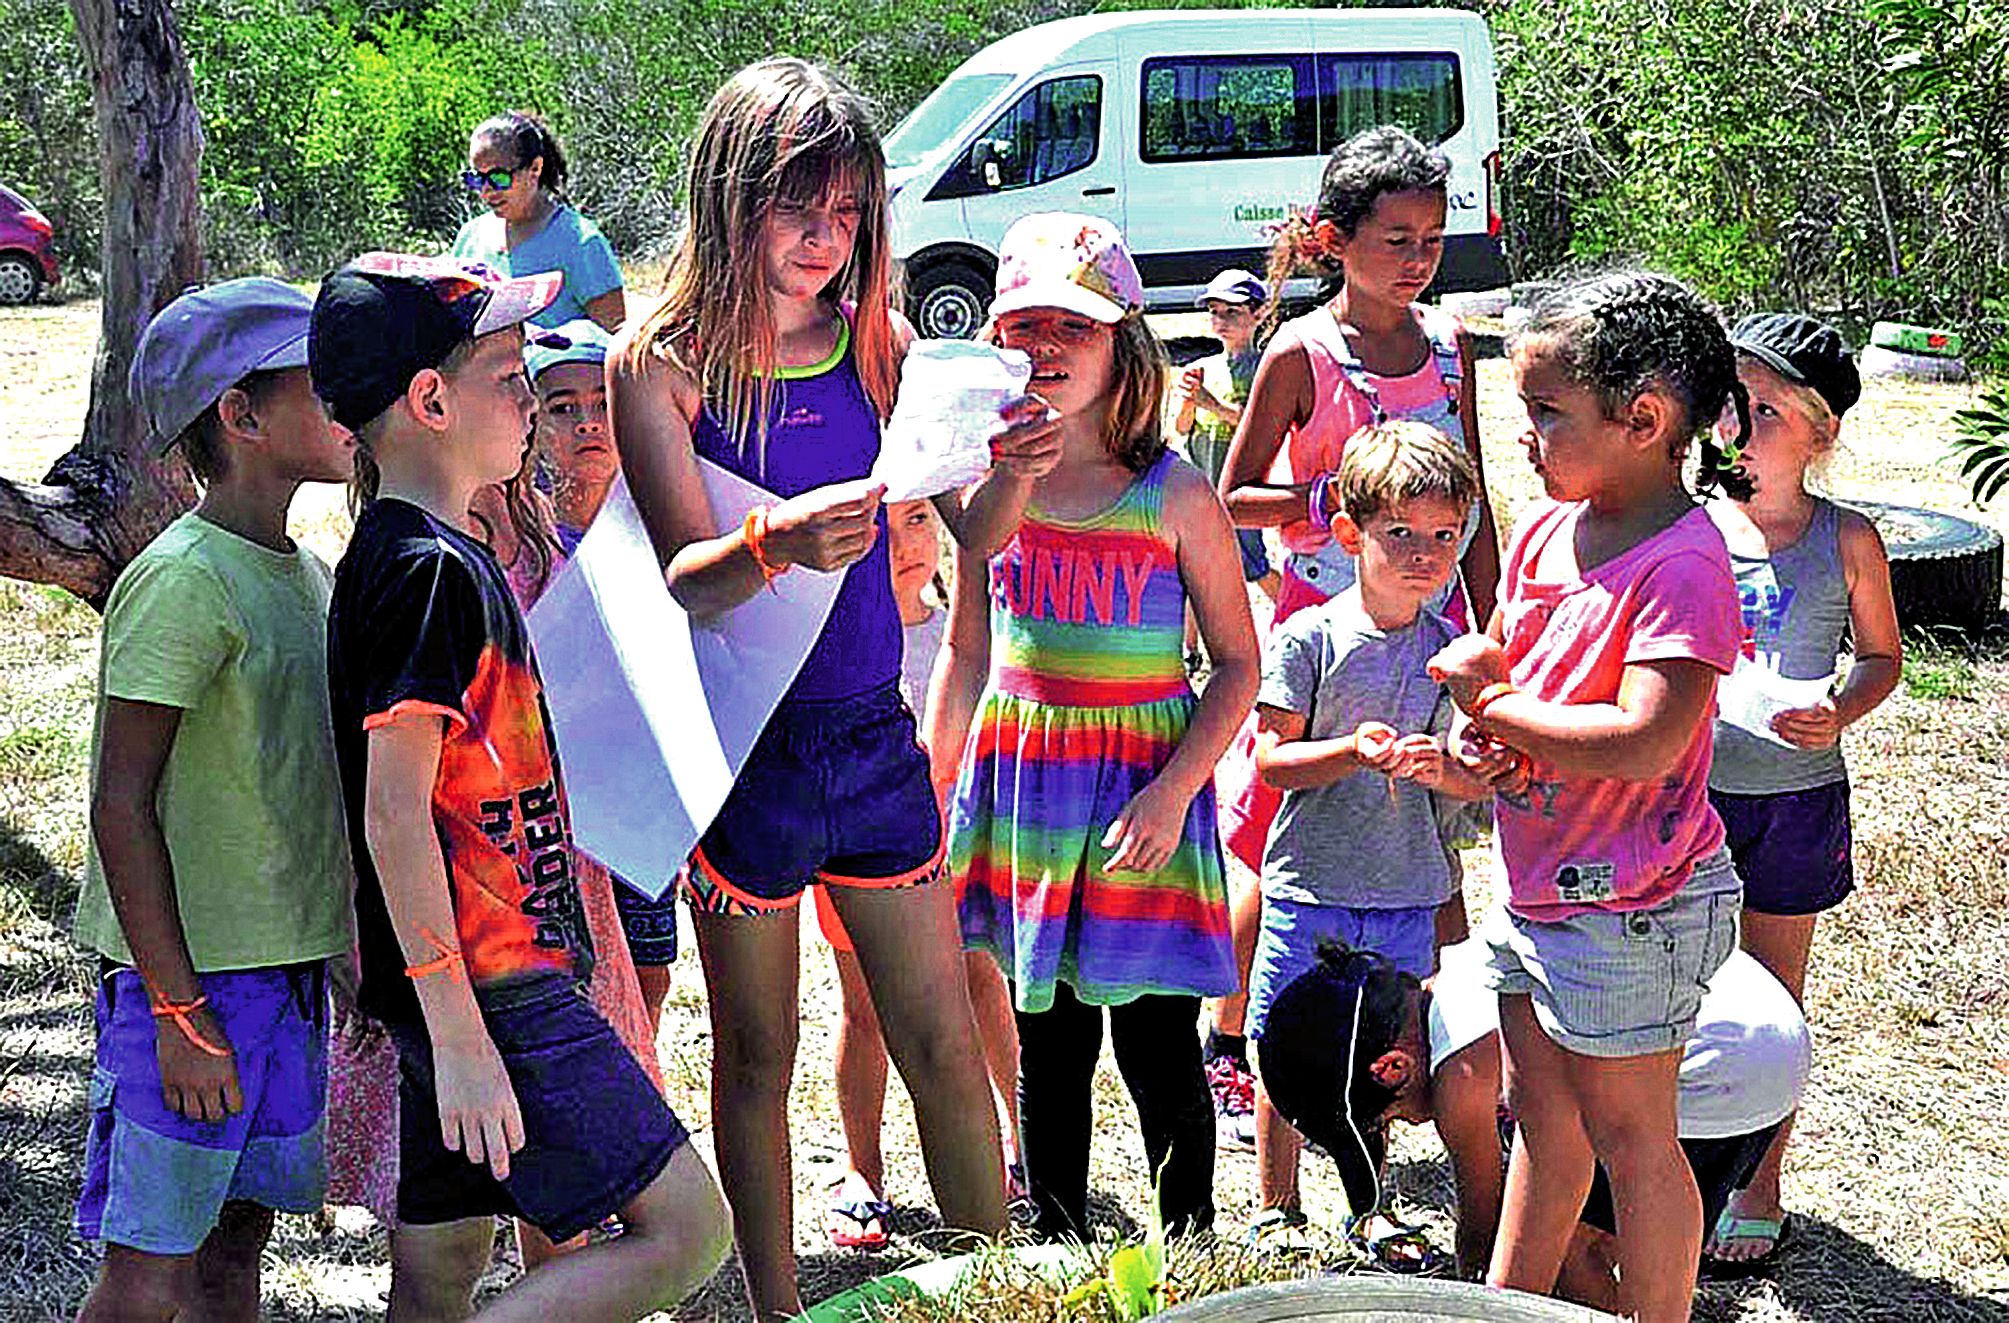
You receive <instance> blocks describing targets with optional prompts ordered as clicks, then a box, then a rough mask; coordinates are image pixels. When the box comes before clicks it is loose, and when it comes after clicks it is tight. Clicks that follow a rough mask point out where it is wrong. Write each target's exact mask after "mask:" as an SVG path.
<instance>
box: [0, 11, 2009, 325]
mask: <svg viewBox="0 0 2009 1323" xmlns="http://www.w3.org/2000/svg"><path fill="white" fill-rule="evenodd" d="M1147 4H1148V0H1135V2H1132V0H1125V3H1122V4H1120V5H1110V4H1101V5H1098V4H1095V3H1093V0H1032V2H1031V3H1029V4H1028V3H1020V4H1014V5H1010V6H1006V5H1005V4H1003V3H1001V0H965V2H964V3H948V2H946V0H791V2H790V3H786V4H775V3H772V0H758V2H757V0H666V2H665V3H660V4H635V3H632V0H181V3H180V4H179V14H180V18H181V22H182V27H183V33H184V39H185V41H186V45H187V49H188V55H189V60H190V65H191V68H192V71H193V74H194V79H195V86H196V96H197V103H198V105H200V106H201V108H202V112H203V118H204V124H205V128H206V131H207V134H208V139H209V150H208V155H207V157H206V159H205V169H204V189H205V194H206V199H207V217H208V223H209V226H210V236H209V237H210V253H211V261H212V264H213V266H214V267H215V268H216V269H217V270H218V271H219V272H238V271H247V270H268V271H276V272H281V273H286V274H295V275H312V274H314V273H316V272H318V271H320V270H322V269H324V268H325V267H327V266H328V265H330V264H331V263H333V262H334V261H336V260H338V259H339V258H340V257H342V256H343V255H345V254H348V253H353V252H356V251H359V250H361V249H364V248H367V247H371V246H378V245H384V244H405V245H417V246H434V245H438V244H441V243H443V242H444V241H445V240H446V239H447V238H448V237H449V236H450V235H451V234H452V232H453V229H454V227H455V226H456V225H457V224H458V223H459V221H460V220H461V218H462V217H463V216H464V215H465V214H467V206H468V204H467V201H466V199H465V198H464V196H463V195H462V194H461V193H460V191H459V190H458V188H457V186H456V183H455V177H456V174H457V172H458V170H459V168H460V165H461V158H462V152H463V150H464V145H465V141H466V133H467V131H468V129H469V128H470V127H471V126H472V125H473V124H474V123H475V122H476V121H478V120H480V119H481V118H483V117H484V116H486V115H488V114H490V113H492V112H493V111H494V110H496V109H498V108H501V107H505V106H523V107H533V108H536V109H539V110H542V111H543V112H545V113H546V114H547V115H548V116H550V118H551V119H552V121H553V123H554V125H555V126H556V127H557V129H558V131H559V133H560V135H561V136H562V138H563V140H564V141H565V143H566V147H567V150H568V153H569V154H570V156H571V158H572V160H573V163H574V178H573V185H572V193H573V195H574V198H575V200H576V201H577V202H578V203H579V205H580V206H581V208H582V209H583V210H584V211H585V212H586V213H587V214H589V215H591V216H593V217H594V218H595V219H597V220H598V221H599V222H600V224H601V225H602V227H603V228H604V229H605V230H606V231H607V233H608V235H609V237H610V238H611V239H612V240H613V242H614V245H615V247H616V249H617V250H618V251H619V252H621V253H622V254H623V255H624V256H626V257H630V258H647V257H649V256H651V255H654V254H656V253H658V252H660V251H661V250H662V249H663V248H664V247H665V246H666V244H667V243H668V241H669V239H670V238H671V236H672V233H673V229H674V225H675V217H676V214H677V204H678V200H679V189H680V184H681V179H680V171H681V168H682V149H683V144H684V142H685V140H686V138H687V135H688V134H689V132H690V129H691V127H692V125H693V124H694V122H695V120H696V117H697V114H698V112H699V110H700V109H701V108H702V106H703V104H704V101H705V98H706V97H707V96H708V95H709V94H710V92H711V90H712V89H713V88H715V87H716V86H717V85H718V83H719V82H720V81H721V80H722V79H723V78H724V77H725V76H727V75H728V74H729V73H730V72H731V71H732V70H734V69H736V68H738V67H739V66H741V65H743V64H745V63H747V62H748V61H750V60H753V59H756V58H759V57H760V56H763V55H767V54H770V53H777V52H789V53H793V54H800V55H805V56H808V57H810V58H813V59H818V60H822V61H824V62H826V63H829V64H831V65H833V66H835V67H837V68H838V69H840V70H841V71H843V72H844V73H845V74H846V75H847V76H848V77H849V78H850V79H851V80H852V81H853V82H854V83H855V84H856V85H857V86H859V87H860V88H861V89H862V90H863V91H865V92H866V93H867V94H868V95H869V96H871V97H872V98H873V100H874V101H875V102H876V103H877V104H878V105H879V106H880V108H881V110H882V112H883V113H882V122H883V123H884V125H886V126H888V127H890V125H891V124H892V123H894V122H895V121H896V120H897V119H898V117H899V116H900V115H902V114H904V113H905V112H906V110H907V109H908V108H909V107H910V106H912V105H913V104H914V103H915V102H916V101H918V100H919V99H920V98H921V97H922V96H924V95H926V93H927V91H928V90H929V89H930V88H932V87H933V86H934V85H935V83H936V82H937V81H939V80H940V79H941V77H942V76H943V75H944V74H946V73H947V72H948V71H949V70H950V69H952V68H954V67H955V65H956V64H957V63H958V62H960V61H961V60H962V59H963V58H965V57H966V56H968V55H969V54H971V53H972V52H974V51H975V50H977V49H978V48H979V47H981V46H983V45H984V44H985V43H987V42H989V41H991V40H993V39H995V38H996V37H997V36H999V35H1002V34H1003V33H1004V32H1007V31H1010V30H1013V29H1016V28H1019V27H1023V26H1027V25H1029V24H1032V23H1038V22H1043V21H1045V20H1047V19H1051V18H1059V17H1064V16H1067V15H1069V14H1073V13H1081V12H1085V11H1087V10H1090V9H1094V8H1111V7H1126V8H1136V7H1146V5H1147ZM1158 7H1164V5H1163V4H1162V2H1161V4H1160V5H1159V6H1158ZM1462 7H1464V8H1470V9H1476V10H1479V11H1480V12H1482V13H1484V14H1485V15H1486V17H1487V19H1488V21H1489V22H1490V24H1491V25H1492V29H1493V33H1494V41H1495V47H1496V51H1497V54H1498V60H1499V69H1500V88H1501V102H1502V116H1503V129H1504V137H1505V150H1504V162H1505V183H1506V214H1507V221H1508V240H1509V253H1510V259H1511V261H1512V262H1513V265H1514V268H1515V271H1516V273H1517V274H1518V275H1522V276H1534V275H1546V274H1553V273H1555V272H1558V271H1562V270H1567V269H1569V268H1571V267H1574V266H1582V265H1590V264H1601V263H1610V262H1613V261H1620V260H1634V261H1643V262H1648V263H1651V264H1653V265H1655V266H1658V267H1661V268H1663V269H1667V270H1671V271H1673V272H1675V273H1677V274H1680V275H1683V276H1686V277H1688V278H1690V279H1692V280H1695V281H1696V282H1698V283H1699V284H1700V285H1702V286H1703V287H1704V288H1705V289H1707V290H1708V291H1709V292H1710V293H1712V294H1713V295H1715V296H1716V297H1717V298H1719V299H1720V300H1722V301H1723V302H1724V303H1725V304H1726V305H1728V306H1730V307H1731V308H1733V309H1745V308H1751V307H1756V306H1760V305H1766V306H1791V307H1798V308H1809V309H1814V310H1817V311H1821V312H1825V313H1828V314H1830V315H1834V316H1838V317H1840V318H1841V319H1842V320H1844V321H1845V322H1847V323H1849V324H1851V325H1854V326H1856V327H1858V328H1859V327H1860V326H1862V325H1863V324H1865V323H1867V322H1868V321H1869V320H1873V319H1875V318H1878V317H1898V318H1904V319H1910V320H1918V321H1925V322H1930V323H1935V324H1952V325H1955V326H1958V327H1959V328H1961V329H1962V330H1964V331H1966V332H1967V333H1968V334H1969V335H1970V336H1971V337H1972V338H1973V339H1974V340H1975V341H1976V342H1977V343H1978V344H1980V345H1981V346H1982V347H1983V352H1984V353H1986V354H1989V355H1991V356H1993V357H1994V358H1995V360H1996V361H1997V362H1998V363H2004V364H2009V0H1680V3H1678V4H1677V3H1670V0H1465V3H1463V5H1462ZM0 180H4V181H6V182H7V183H10V184H12V185H14V186H15V187H17V188H19V189H20V190H21V191H23V192H25V193H26V194H27V195H28V196H29V197H30V198H32V199H34V200H35V201H36V202H37V204H38V205H40V206H41V207H42V208H43V209H44V210H46V211H47V212H49V213H50V215H51V216H52V217H53V218H54V219H55V220H56V222H57V224H58V226H59V230H60V234H61V238H62V242H63V245H64V248H65V252H64V257H65V265H66V266H67V267H68V268H70V269H71V270H73V271H75V270H87V269H88V268H90V267H92V266H94V265H95V262H96V255H97V243H98V236H97V227H96V215H97V210H98V208H97V203H98V179H97V161H96V149H95V142H94V133H93V129H92V119H91V105H90V85H89V80H88V77H87V75H86V71H85V70H84V68H83V65H82V61H81V57H80V56H79V54H78V51H77V48H76V43H75V39H74V33H73V29H72V26H71V19H70V15H69V12H68V10H67V8H66V5H65V0H0Z"/></svg>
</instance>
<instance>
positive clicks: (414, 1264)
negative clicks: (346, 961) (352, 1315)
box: [309, 254, 727, 1319]
mask: <svg viewBox="0 0 2009 1323" xmlns="http://www.w3.org/2000/svg"><path fill="white" fill-rule="evenodd" d="M556 293H557V278H556V277H555V276H533V277H527V278H524V279H519V280H502V279H499V278H497V277H495V276H494V275H493V274H492V273H490V272H488V271H487V270H486V269H485V268H481V267H473V266H467V265H463V264H460V263H457V262H454V261H452V260H448V259H433V258H417V257H406V256H401V255H397V254H371V255H369V256H366V257H363V258H359V259H357V261H355V262H354V263H352V264H350V265H349V266H347V267H345V268H343V269H342V270H340V271H337V272H335V273H333V274H332V275H330V276H329V277H328V278H327V280H326V281H324V282H323V284H322V286H321V292H320V297H319V299H318V300H317V302H316V304H315V307H314V315H313V325H312V333H311V336H310V341H309V357H310V364H311V367H312V370H313V375H314V387H315V390H316V392H317V393H318V394H319V395H320V396H321V398H322V400H323V402H324V403H325V404H326V405H327V407H328V409H329V410H330V412H331V413H332V414H333V416H334V418H335V419H336V420H337V421H338V422H340V423H342V424H343V425H344V426H346V427H348V428H350V429H351V430H352V431H354V432H355V433H356V434H357V445H358V450H359V453H360V455H361V456H362V458H363V461H364V462H363V463H362V464H360V465H359V472H360V473H367V474H368V475H369V478H368V479H366V480H365V482H364V484H363V485H364V487H365V491H364V493H363V494H364V495H365V496H366V497H368V498H369V504H368V505H366V506H365V507H364V509H363V512H362V515H361V516H360V517H359V518H358V520H357V523H356V531H355V534H354V536H353V537H352V538H351V540H350V543H349V548H348V551H347V553H346V554H345V555H344V556H343V558H342V562H341V565H340V566H339V567H338V569H337V571H336V576H335V594H334V605H333V609H332V612H331V614H330V618H329V630H328V634H329V644H328V647H329V665H328V671H329V685H330V689H331V691H332V697H333V704H332V706H333V714H334V724H335V748H336V756H337V759H338V761H339V763H340V765H341V774H342V787H343V795H344V799H345V801H346V805H347V809H348V817H349V828H350V834H351V838H352V841H353V844H354V852H355V855H356V862H357V873H358V875H359V876H358V886H357V893H356V917H357V940H358V948H359V950H360V952H361V956H362V971H361V973H362V978H361V984H360V988H359V990H358V996H357V1001H358V1005H359V1008H360V1009H361V1010H362V1011H363V1012H364V1013H365V1014H366V1015H369V1016H370V1017H372V1018H374V1019H377V1020H379V1021H381V1022H383V1023H384V1024H385V1025H386V1026H387V1027H388V1028H389V1030H390V1033H391V1036H392V1038H393V1039H394V1041H395V1042H396V1043H397V1047H398V1058H399V1101H400V1113H401V1131H400V1136H399V1183H398V1218H399V1222H400V1227H399V1230H398V1238H399V1242H400V1243H399V1246H398V1248H397V1252H396V1253H395V1254H394V1266H393V1281H392V1305H393V1314H394V1315H395V1316H397V1317H400V1318H424V1317H454V1318H458V1317H461V1316H463V1315H464V1314H465V1311H466V1307H467V1300H468V1298H469V1296H470V1294H471V1292H472V1290H473V1287H474V1282H475V1278H476V1277H477V1276H478V1274H479V1272H480V1270H481V1268H482V1266H483V1265H484V1264H485V1262H486V1260H487V1251H488V1246H489V1242H490V1240H491V1238H492V1236H493V1234H494V1224H493V1217H494V1215H496V1214H510V1215H515V1216H519V1217H522V1218H524V1219H525V1220H527V1221H529V1222H530V1223H532V1224H533V1225H535V1226H536V1227H537V1228H538V1229H539V1230H541V1231H542V1232H544V1233H545V1234H546V1235H547V1236H549V1237H550V1238H551V1239H552V1241H553V1242H556V1243H563V1242H564V1241H566V1240H569V1239H571V1238H572V1237H573V1236H576V1235H577V1234H579V1233H580V1232H582V1231H584V1230H586V1229H588V1228H590V1227H592V1226H595V1225H597V1224H598V1223H600V1222H601V1221H602V1220H604V1219H605V1218H606V1217H608V1216H609V1215H611V1214H614V1213H617V1212H618V1213H619V1214H620V1216H621V1219H622V1222H623V1224H624V1225H625V1227H626V1233H625V1234H624V1235H623V1236H622V1237H620V1239H619V1240H618V1241H616V1242H613V1243H610V1244H605V1245H596V1246H590V1247H588V1248H586V1249H584V1250H582V1251H580V1252H579V1253H577V1254H572V1255H566V1256H563V1257H561V1258H559V1259H557V1260H554V1261H553V1262H551V1263H550V1264H548V1265H546V1266H544V1267H542V1268H540V1269H538V1270H537V1271H536V1272H533V1273H531V1274H530V1275H529V1276H527V1277H525V1278H524V1279H523V1280H522V1281H521V1282H520V1283H518V1284H517V1286H516V1287H515V1288H514V1289H512V1290H511V1291H509V1292H507V1293H506V1294H505V1295H503V1296H502V1297H501V1298H499V1299H497V1300H495V1301H494V1302H492V1303H491V1304H490V1305H489V1307H488V1308H487V1309H485V1310H484V1311H483V1312H482V1313H481V1314H480V1315H479V1316H478V1317H479V1318H481V1319H505V1318H507V1319H519V1318H520V1319H549V1318H555V1317H564V1318H570V1319H583V1318H593V1319H602V1318H604V1319H632V1318H636V1317H638V1316H640V1315H641V1314H644V1313H647V1312H650V1311H651V1310H653V1309H656V1308H660V1307H663V1306H666V1305H669V1304H672V1303H674V1302H675V1301H676V1300H677V1299H679V1298H680V1297H681V1296H683V1295H684V1294H686V1293H688V1292H689V1291H690V1290H692V1289H694V1288H695V1287H696V1286H697V1285H699V1284H700V1283H701V1282H702V1281H703V1280H704V1279H705V1277H706V1276H707V1275H709V1273H710V1272H711V1270H712V1269H713V1268H714V1267H716V1266H717V1264H718V1263H719V1261H720V1259H721V1258H722V1257H723V1255H724V1252H725V1247H726V1243H727V1228H726V1222H725V1212H724V1206H723V1203H722V1201H721V1199H720V1196H719V1193H718V1187H717V1184H716V1182H715V1181H714V1180H713V1178H712V1175H711V1173H710V1171H709V1170H707V1169H706V1168H705V1166H704V1164H703V1162H702V1161H701V1160H700V1159H699V1158H698V1157H697V1156H696V1155H695V1153H693V1152H692V1150H691V1147H690V1145H689V1142H688V1139H689V1136H688V1134H687V1132H686V1131H685V1129H684V1127H683V1125H682V1124H681V1123H680V1122H679V1121H678V1120H677V1118H676V1117H675V1116H674V1115H673V1114H671V1112H670V1110H669V1108H668V1107H667V1106H665V1105H664V1103H663V1100H662V1097H661V1095H660V1094H659V1093H658V1092H657V1091H656V1089H655V1087H654V1086H653V1085H652V1084H651V1083H650V1081H649V1079H648V1076H647V1075H646V1074H644V1073H643V1071H642V1068H641V1067H640V1065H639V1064H637V1063H636V1061H635V1059H634V1057H633V1056H632V1055H631V1054H630V1053H629V1051H628V1049H627V1048H626V1047H625V1046H623V1044H622V1042H621V1040H620V1039H619V1038H618V1037H617V1036H616V1035H615V1033H614V1031H613V1029H612V1028H611V1027H610V1026H609V1025H608V1024H607V1022H606V1021H605V1020H603V1019H602V1018H600V1016H599V1014H598V1013H597V1012H595V1011H594V1010H593V1009H592V1008H591V1006H590V1005H588V1004H587V1002H586V1001H585V1000H584V998H583V996H582V995H581V993H580V984H581V983H582V982H583V980H584V979H585V977H586V974H587V973H588V971H590V969H591V967H592V960H593V953H592V949H591V943H590V941H589V940H588V938H587V936H586V928H585V923H584V920H583V917H582V914H581V911H580V905H579V892H578V886H577V883H576V881H575V880H574V878H573V874H572V841H571V829H570V826H569V823H568V820H567V814H566V806H565V792H564V784H563V781H562V779H561V777H560V774H559V766H558V759H557V755H556V750H555V748H554V746H553V743H552V739H551V732H550V727H549V723H548V721H547V719H546V715H545V710H544V698H543V688H542V685H541V683H540V681H539V678H538V674H537V663H536V658H535V657H534V656H533V655H532V653H531V650H530V638H529V633H528V630H527V628H526V626H525V624H524V621H523V616H522V613H521V612H520V611H519V610H518V609H517V607H516V603H515V599H514V598H513V597H512V596H511V594H510V591H509V585H508V583H507V581H506V580H505V579H504V577H503V574H502V571H501V569H500V568H499V567H498V566H497V565H496V563H495V560H494V558H493V557H492V556H491V555H490V554H489V552H488V548H487V547H486V546H484V545H483V544H482V543H481V542H479V541H477V540H476V539H475V538H474V537H472V536H471V535H470V534H469V532H468V531H467V524H468V513H467V512H468V503H469V500H470V498H471V497H472V496H473V494H474V493H475V491H476V490H478V489H479V488H481V487H483V486H485V485H486V484H489V483H492V482H497V481H501V480H503V479H505V478H507V477H509V476H510V475H511V474H512V473H514V472H515V471H516V469H517V467H518V466H519V464H520V463H521V462H522V456H523V449H524V446H525V444H526V442H527V441H528V439H529V436H530V429H531V424H532V420H533V418H534V416H535V402H534V399H533V398H532V396H531V393H530V388H529V385H528V383H527V381H526V380H525V379H524V375H523V356H522V355H523V332H522V329H521V323H522V322H523V321H524V320H525V319H526V318H528V317H531V316H534V315H535V314H536V313H538V312H539V311H541V310H542V309H543V308H545V307H546V306H548V305H549V303H550V302H551V299H552V298H553V297H554V296H555V294H556Z"/></svg>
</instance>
